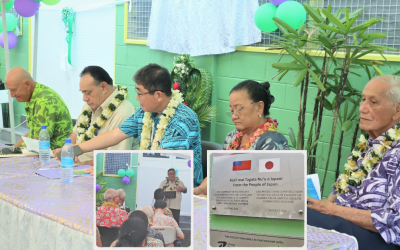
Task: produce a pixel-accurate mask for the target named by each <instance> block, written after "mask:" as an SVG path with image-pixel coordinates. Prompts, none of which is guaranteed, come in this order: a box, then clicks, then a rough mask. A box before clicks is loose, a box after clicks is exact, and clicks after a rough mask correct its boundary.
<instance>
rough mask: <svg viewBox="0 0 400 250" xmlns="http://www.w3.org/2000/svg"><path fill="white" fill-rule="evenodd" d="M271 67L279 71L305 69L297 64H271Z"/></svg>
mask: <svg viewBox="0 0 400 250" xmlns="http://www.w3.org/2000/svg"><path fill="white" fill-rule="evenodd" d="M272 67H273V68H275V69H281V70H302V69H304V68H306V67H304V66H303V65H300V64H297V63H273V64H272Z"/></svg>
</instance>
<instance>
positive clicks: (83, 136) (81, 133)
mask: <svg viewBox="0 0 400 250" xmlns="http://www.w3.org/2000/svg"><path fill="white" fill-rule="evenodd" d="M117 88H118V94H117V95H116V96H115V98H114V99H113V100H112V101H111V103H110V104H109V105H108V106H107V107H106V108H105V109H104V110H103V112H102V113H101V115H100V117H99V118H97V120H96V122H95V123H93V124H92V125H90V122H91V119H92V110H91V109H90V107H88V108H87V109H86V110H84V111H83V112H82V114H81V115H80V118H79V121H78V126H77V128H78V137H77V143H81V142H84V141H88V140H90V139H92V138H93V137H94V135H95V131H96V129H98V130H99V129H101V128H102V127H104V124H106V121H107V120H108V118H110V117H111V116H112V115H113V114H114V112H115V110H116V109H117V108H118V107H119V105H121V103H122V101H123V100H125V99H127V98H128V88H127V87H124V86H121V85H118V86H117Z"/></svg>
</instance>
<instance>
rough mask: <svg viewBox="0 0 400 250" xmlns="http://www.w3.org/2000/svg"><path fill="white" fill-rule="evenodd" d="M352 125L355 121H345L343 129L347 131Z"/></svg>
mask: <svg viewBox="0 0 400 250" xmlns="http://www.w3.org/2000/svg"><path fill="white" fill-rule="evenodd" d="M351 126H353V122H352V121H345V122H344V123H343V125H342V131H344V132H347V131H348V130H349V129H350V128H351Z"/></svg>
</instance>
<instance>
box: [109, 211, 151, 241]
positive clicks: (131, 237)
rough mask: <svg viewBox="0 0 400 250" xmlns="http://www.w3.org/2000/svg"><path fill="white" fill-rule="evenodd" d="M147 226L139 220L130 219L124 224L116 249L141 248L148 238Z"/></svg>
mask: <svg viewBox="0 0 400 250" xmlns="http://www.w3.org/2000/svg"><path fill="white" fill-rule="evenodd" d="M147 224H148V223H144V222H143V221H142V220H141V219H139V218H132V219H131V218H129V219H127V220H126V221H124V223H122V225H121V228H120V230H119V238H118V243H117V244H116V245H115V246H116V247H139V246H141V244H142V243H143V241H144V239H146V236H147Z"/></svg>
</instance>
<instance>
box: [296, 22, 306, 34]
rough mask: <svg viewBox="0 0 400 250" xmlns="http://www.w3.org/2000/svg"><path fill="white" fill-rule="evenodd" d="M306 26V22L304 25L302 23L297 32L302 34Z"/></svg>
mask: <svg viewBox="0 0 400 250" xmlns="http://www.w3.org/2000/svg"><path fill="white" fill-rule="evenodd" d="M305 28H306V24H305V23H303V24H302V25H300V27H299V28H298V29H297V34H299V36H301V33H302V32H303V30H304V29H305Z"/></svg>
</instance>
